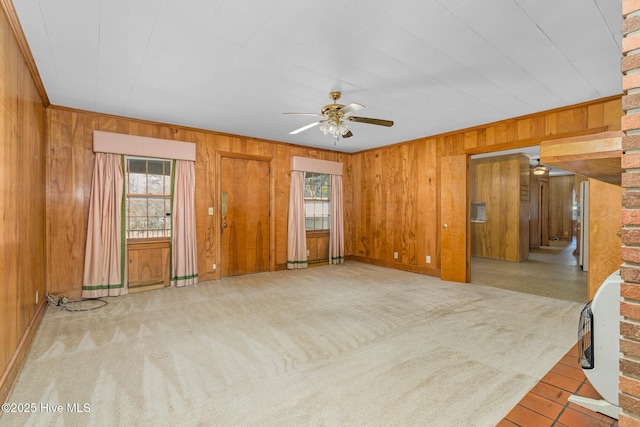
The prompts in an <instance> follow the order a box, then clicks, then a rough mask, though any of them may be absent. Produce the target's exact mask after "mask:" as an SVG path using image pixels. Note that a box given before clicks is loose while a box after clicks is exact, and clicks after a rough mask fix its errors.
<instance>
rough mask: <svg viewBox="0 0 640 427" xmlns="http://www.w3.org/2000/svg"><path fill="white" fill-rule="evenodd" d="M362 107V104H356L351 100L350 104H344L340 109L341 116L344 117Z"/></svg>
mask: <svg viewBox="0 0 640 427" xmlns="http://www.w3.org/2000/svg"><path fill="white" fill-rule="evenodd" d="M363 108H364V105H360V104H356V103H355V102H352V103H351V104H348V105H345V106H344V107H342V108H341V109H340V111H342V117H346V116H348V115H350V114H353V113H355V112H356V111H360V110H362V109H363Z"/></svg>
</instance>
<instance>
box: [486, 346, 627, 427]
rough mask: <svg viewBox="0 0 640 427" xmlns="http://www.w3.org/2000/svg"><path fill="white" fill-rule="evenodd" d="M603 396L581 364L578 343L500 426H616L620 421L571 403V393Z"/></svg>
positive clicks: (593, 397)
mask: <svg viewBox="0 0 640 427" xmlns="http://www.w3.org/2000/svg"><path fill="white" fill-rule="evenodd" d="M572 394H577V395H578V396H584V397H589V398H592V399H600V398H601V397H600V395H599V394H598V392H597V391H596V390H595V389H594V388H593V387H592V386H591V384H590V383H589V380H587V378H586V377H585V375H584V372H583V371H582V368H581V367H580V365H579V364H578V358H577V345H576V346H574V347H573V348H572V349H571V350H569V352H568V353H567V354H566V355H565V356H564V357H563V358H562V359H560V361H559V362H558V363H557V364H556V365H555V366H554V367H553V368H552V369H551V370H550V371H549V372H548V373H547V374H546V375H545V376H544V377H543V378H542V379H541V380H540V382H539V383H538V384H536V386H535V387H533V388H532V389H531V391H529V393H527V395H525V396H524V397H523V398H522V400H520V402H519V403H518V404H517V405H516V407H515V408H513V409H512V410H511V412H509V413H508V414H507V416H506V417H504V419H503V420H502V421H501V422H500V423H498V427H509V426H521V427H540V426H555V427H562V426H567V427H577V426H579V427H590V426H603V427H604V426H617V425H618V421H617V420H615V419H613V418H609V417H607V416H605V415H602V414H599V413H597V412H593V411H590V410H588V409H585V408H583V407H581V406H578V405H575V404H573V403H569V401H568V399H569V396H570V395H572Z"/></svg>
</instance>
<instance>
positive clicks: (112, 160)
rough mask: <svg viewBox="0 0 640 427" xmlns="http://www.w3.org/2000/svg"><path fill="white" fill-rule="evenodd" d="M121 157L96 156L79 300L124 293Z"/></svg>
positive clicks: (101, 154)
mask: <svg viewBox="0 0 640 427" xmlns="http://www.w3.org/2000/svg"><path fill="white" fill-rule="evenodd" d="M122 170H123V167H122V156H120V155H118V154H107V153H96V157H95V164H94V168H93V179H92V181H91V199H90V201H89V224H88V227H87V246H86V251H85V257H84V276H83V281H82V297H83V298H99V297H106V296H118V295H124V294H126V293H127V283H126V280H125V277H126V275H125V262H124V260H125V254H126V250H125V249H124V243H125V239H124V237H123V234H124V227H123V224H122V216H123V215H122V208H123V204H122V198H123V194H124V177H123V174H122Z"/></svg>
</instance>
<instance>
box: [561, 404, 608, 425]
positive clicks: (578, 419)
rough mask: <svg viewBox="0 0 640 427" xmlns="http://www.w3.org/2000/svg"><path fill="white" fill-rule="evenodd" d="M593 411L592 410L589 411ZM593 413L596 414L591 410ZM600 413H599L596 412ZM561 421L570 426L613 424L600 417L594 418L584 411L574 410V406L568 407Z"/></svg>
mask: <svg viewBox="0 0 640 427" xmlns="http://www.w3.org/2000/svg"><path fill="white" fill-rule="evenodd" d="M589 412H591V411H589ZM591 414H595V413H594V412H591ZM595 415H598V414H595ZM558 421H559V422H561V423H563V424H566V425H568V426H580V427H605V426H611V422H606V421H603V420H601V419H598V418H594V417H593V416H591V415H587V414H585V413H583V412H580V411H577V410H574V409H573V408H572V407H570V408H566V409H565V410H564V412H563V413H562V415H560V418H559V419H558Z"/></svg>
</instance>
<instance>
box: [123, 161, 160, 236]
mask: <svg viewBox="0 0 640 427" xmlns="http://www.w3.org/2000/svg"><path fill="white" fill-rule="evenodd" d="M125 160H126V161H125V163H126V167H125V174H126V192H127V196H126V205H125V211H126V228H127V239H157V238H169V237H171V160H166V159H153V158H141V157H126V158H125Z"/></svg>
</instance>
